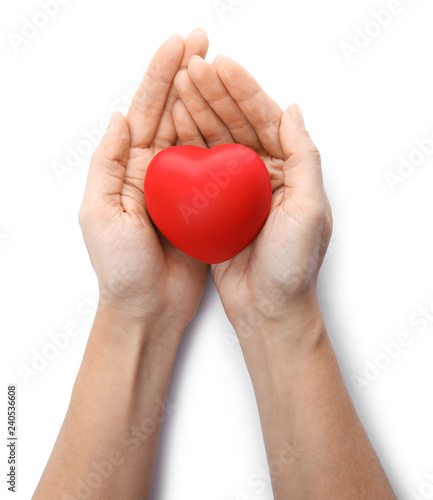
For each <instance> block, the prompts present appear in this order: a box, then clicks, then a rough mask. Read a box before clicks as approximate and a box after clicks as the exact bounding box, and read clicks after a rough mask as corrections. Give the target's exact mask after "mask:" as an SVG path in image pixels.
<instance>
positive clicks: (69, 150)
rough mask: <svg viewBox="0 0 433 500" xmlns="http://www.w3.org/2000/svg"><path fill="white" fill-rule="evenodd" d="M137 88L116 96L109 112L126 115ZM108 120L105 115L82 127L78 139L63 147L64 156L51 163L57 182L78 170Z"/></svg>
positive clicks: (89, 154)
mask: <svg viewBox="0 0 433 500" xmlns="http://www.w3.org/2000/svg"><path fill="white" fill-rule="evenodd" d="M137 89H138V86H135V87H134V88H133V89H132V90H131V91H130V92H125V93H122V94H121V95H120V96H119V97H117V98H116V99H115V100H114V101H113V102H112V103H111V105H110V112H111V113H112V112H114V111H119V112H120V113H122V114H123V115H126V113H127V112H128V109H129V106H130V104H131V102H132V98H133V96H134V94H135V92H136V90H137ZM109 120H110V118H109V117H105V118H103V119H102V120H100V122H99V124H98V125H97V126H96V127H94V128H91V129H90V130H88V129H83V130H82V131H81V138H80V140H79V141H78V142H77V143H75V144H73V145H67V146H66V147H65V150H66V151H65V156H64V158H62V159H61V160H56V161H53V162H52V163H51V168H52V171H53V172H54V175H55V176H56V179H57V180H58V181H59V182H63V181H64V180H65V179H66V178H67V177H68V176H69V175H70V174H71V173H73V172H74V171H76V170H78V168H79V167H80V166H82V165H83V163H84V160H85V159H87V158H89V157H90V156H91V155H92V154H93V153H94V151H95V149H96V147H97V146H98V145H99V143H100V142H101V139H102V136H103V135H104V133H105V131H106V129H107V125H108V122H109Z"/></svg>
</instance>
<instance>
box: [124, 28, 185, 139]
mask: <svg viewBox="0 0 433 500" xmlns="http://www.w3.org/2000/svg"><path fill="white" fill-rule="evenodd" d="M183 54H184V42H183V40H182V38H181V37H180V36H179V35H174V36H172V37H171V38H169V39H168V40H167V41H166V42H164V43H163V44H162V45H161V47H160V48H159V49H158V50H157V52H156V54H155V55H154V56H153V59H152V61H151V62H150V64H149V68H148V70H147V72H146V74H145V76H144V78H143V81H142V82H141V84H140V87H139V88H138V90H137V92H136V93H135V95H134V98H133V99H132V103H131V106H130V108H129V111H128V115H127V120H128V125H129V129H130V131H131V147H140V148H146V147H148V146H149V145H150V144H151V142H152V140H153V138H154V136H155V133H156V131H157V129H158V126H159V122H160V120H161V115H162V112H163V110H164V107H165V104H166V101H167V96H168V93H169V90H170V87H171V85H172V83H173V79H174V77H175V75H176V73H177V70H178V69H179V66H180V63H181V62H182V58H183Z"/></svg>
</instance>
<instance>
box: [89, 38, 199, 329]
mask: <svg viewBox="0 0 433 500" xmlns="http://www.w3.org/2000/svg"><path fill="white" fill-rule="evenodd" d="M206 50H207V38H206V36H205V34H204V33H203V32H202V31H199V30H198V31H195V32H193V33H192V34H191V35H190V36H189V37H188V38H187V39H186V40H185V45H184V43H183V41H182V40H181V39H180V38H179V37H172V38H171V39H170V40H169V41H167V42H166V43H165V44H164V45H163V46H162V47H161V48H160V49H159V51H158V52H157V54H156V55H155V57H154V59H153V60H152V62H151V64H150V66H149V69H148V71H147V73H146V76H145V77H144V79H143V82H142V83H141V85H140V88H139V90H138V91H137V94H136V96H135V97H134V100H133V102H132V104H131V107H130V110H129V112H128V116H127V118H126V119H125V118H124V117H123V116H121V115H115V118H114V121H113V123H111V125H110V126H109V128H108V130H107V134H106V135H105V136H104V139H103V141H102V143H101V145H100V147H99V148H98V150H97V152H96V153H95V155H94V158H93V160H92V164H91V167H90V170H89V178H88V184H87V188H86V194H85V197H84V201H83V205H82V210H81V221H82V226H83V231H84V236H85V240H86V244H87V247H88V250H89V254H90V257H91V260H92V263H93V266H94V268H95V271H96V273H97V276H98V281H99V286H100V293H101V299H102V300H106V301H113V302H115V303H116V304H117V305H119V306H123V305H124V306H125V307H127V308H128V309H130V310H134V312H135V311H136V312H137V313H139V314H155V315H156V314H158V315H160V314H164V315H165V316H168V317H169V319H171V318H172V319H173V321H175V322H176V324H177V325H180V326H185V325H184V324H185V323H187V322H188V321H190V320H191V318H192V316H193V314H194V312H195V310H196V308H197V306H198V303H199V300H200V297H201V294H202V291H203V287H204V283H205V280H206V275H207V266H206V265H205V264H202V263H199V262H197V261H195V260H193V259H191V258H189V257H187V256H186V255H184V254H183V253H182V252H180V251H179V250H177V249H176V248H174V247H173V246H172V245H171V244H170V243H169V242H168V241H167V240H165V239H164V238H163V237H162V236H161V235H160V234H158V233H157V231H156V229H155V228H154V226H153V224H152V222H151V220H150V218H149V216H148V213H147V210H146V206H145V200H144V179H145V175H146V170H147V168H148V166H149V163H150V162H151V160H152V159H153V158H154V156H155V155H156V154H157V153H158V152H159V151H161V150H162V149H164V148H166V147H169V146H173V145H174V144H175V142H176V139H177V136H176V131H175V129H174V126H173V121H172V117H171V110H172V107H173V103H174V102H175V100H176V99H177V95H176V91H175V89H174V88H173V87H172V81H173V78H174V76H175V74H176V72H177V70H178V68H179V66H180V64H181V63H183V64H186V62H187V61H188V59H189V58H190V57H191V55H192V54H194V53H201V54H203V55H204V54H205V53H206ZM185 290H188V293H184V291H185Z"/></svg>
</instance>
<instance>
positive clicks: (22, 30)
mask: <svg viewBox="0 0 433 500" xmlns="http://www.w3.org/2000/svg"><path fill="white" fill-rule="evenodd" d="M70 1H71V0H39V2H38V3H37V5H38V7H39V9H38V10H36V11H35V12H34V13H33V14H31V15H29V16H26V17H22V18H21V23H20V27H19V29H18V31H10V32H9V33H8V34H7V39H8V40H9V43H10V44H11V46H12V48H13V49H14V51H15V52H20V50H22V49H23V48H24V47H26V46H27V45H28V44H29V43H30V41H31V40H33V39H34V38H35V37H36V36H38V34H39V33H40V32H41V30H43V29H44V28H45V27H46V26H48V24H49V23H50V22H51V20H52V19H54V18H55V17H57V15H58V14H59V12H60V10H61V8H62V6H63V5H67V4H68V3H70Z"/></svg>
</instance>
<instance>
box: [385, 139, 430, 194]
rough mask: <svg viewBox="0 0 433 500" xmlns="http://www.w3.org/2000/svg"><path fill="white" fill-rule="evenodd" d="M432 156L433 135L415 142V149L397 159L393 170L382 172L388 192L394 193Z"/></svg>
mask: <svg viewBox="0 0 433 500" xmlns="http://www.w3.org/2000/svg"><path fill="white" fill-rule="evenodd" d="M432 156H433V133H432V134H430V135H429V136H428V137H425V138H423V139H416V140H415V148H414V149H412V150H411V151H410V152H409V153H408V154H406V155H400V156H399V157H398V158H397V162H396V166H395V168H392V169H388V170H386V171H385V172H384V174H383V175H384V178H385V181H386V183H387V185H388V188H389V190H390V191H391V192H392V193H395V192H396V191H397V190H398V189H399V188H400V187H401V186H402V185H404V184H405V183H406V182H407V181H408V179H409V178H410V177H413V176H414V175H416V174H417V173H418V172H419V171H420V170H421V169H422V167H424V166H425V165H426V163H427V162H428V161H429V160H430V158H431V157H432Z"/></svg>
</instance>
